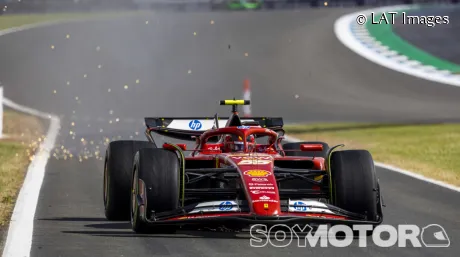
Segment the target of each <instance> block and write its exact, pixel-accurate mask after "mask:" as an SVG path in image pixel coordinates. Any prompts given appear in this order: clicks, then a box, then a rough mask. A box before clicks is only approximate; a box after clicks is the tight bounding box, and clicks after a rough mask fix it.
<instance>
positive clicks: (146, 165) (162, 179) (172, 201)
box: [130, 148, 181, 233]
mask: <svg viewBox="0 0 460 257" xmlns="http://www.w3.org/2000/svg"><path fill="white" fill-rule="evenodd" d="M179 175H180V161H179V158H178V156H177V155H176V153H174V152H172V151H169V150H164V149H158V148H157V149H141V150H139V152H138V153H137V154H136V156H135V158H134V169H133V176H132V183H131V184H132V190H131V192H132V193H131V204H130V206H131V207H130V208H131V212H130V213H131V226H132V229H133V230H134V231H135V232H137V233H173V232H174V231H175V227H172V226H159V225H155V226H154V225H152V224H149V223H148V222H147V219H149V218H150V216H151V214H152V212H155V213H160V212H164V211H173V210H175V209H177V208H179V197H180V192H179V191H180V188H181V187H180V177H179Z"/></svg>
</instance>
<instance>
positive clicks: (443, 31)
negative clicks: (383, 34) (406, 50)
mask: <svg viewBox="0 0 460 257" xmlns="http://www.w3.org/2000/svg"><path fill="white" fill-rule="evenodd" d="M407 15H417V16H422V15H424V16H429V15H434V16H449V24H443V25H436V26H434V27H428V26H426V25H422V24H416V25H408V24H402V22H401V19H396V22H395V24H394V26H393V31H394V33H396V34H397V35H399V36H400V37H401V38H402V39H404V40H406V41H407V42H409V43H411V44H412V45H414V46H416V47H418V48H420V49H423V50H424V51H426V52H428V53H430V54H432V55H434V56H437V57H440V58H442V59H444V60H448V61H450V62H452V63H456V64H460V47H458V44H457V43H456V42H459V40H460V34H459V33H458V31H459V30H460V6H457V7H452V6H448V7H444V8H429V9H421V10H416V11H408V12H407Z"/></svg>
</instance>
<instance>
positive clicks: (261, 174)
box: [244, 170, 272, 177]
mask: <svg viewBox="0 0 460 257" xmlns="http://www.w3.org/2000/svg"><path fill="white" fill-rule="evenodd" d="M271 174H272V173H271V172H270V171H267V170H247V171H245V172H244V175H248V176H249V177H267V176H268V175H271Z"/></svg>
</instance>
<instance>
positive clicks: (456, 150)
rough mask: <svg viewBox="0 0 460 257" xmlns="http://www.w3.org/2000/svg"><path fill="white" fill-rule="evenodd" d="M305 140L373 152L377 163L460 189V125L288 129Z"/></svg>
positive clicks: (287, 129) (309, 126)
mask: <svg viewBox="0 0 460 257" xmlns="http://www.w3.org/2000/svg"><path fill="white" fill-rule="evenodd" d="M285 129H286V132H287V134H288V135H291V136H294V137H297V138H300V139H302V140H321V141H326V142H328V143H329V144H330V145H334V144H341V143H344V144H345V146H346V148H348V149H357V148H360V149H366V150H369V151H370V152H371V154H372V156H373V157H374V160H375V161H378V162H383V163H386V164H390V165H394V166H398V167H400V168H403V169H408V170H411V171H414V172H418V173H420V174H421V175H424V176H426V177H431V178H434V179H437V180H441V181H444V182H447V183H449V184H453V185H456V186H460V158H459V156H460V124H431V125H397V124H394V125H390V124H357V123H354V124H351V123H348V124H347V123H342V124H312V125H292V126H286V127H285Z"/></svg>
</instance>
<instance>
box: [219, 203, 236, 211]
mask: <svg viewBox="0 0 460 257" xmlns="http://www.w3.org/2000/svg"><path fill="white" fill-rule="evenodd" d="M232 209H233V204H232V203H231V202H229V201H226V202H221V203H220V204H219V210H221V211H231V210H232Z"/></svg>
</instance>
